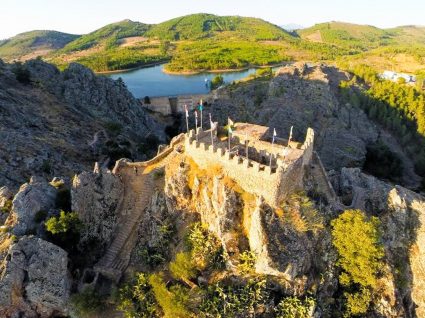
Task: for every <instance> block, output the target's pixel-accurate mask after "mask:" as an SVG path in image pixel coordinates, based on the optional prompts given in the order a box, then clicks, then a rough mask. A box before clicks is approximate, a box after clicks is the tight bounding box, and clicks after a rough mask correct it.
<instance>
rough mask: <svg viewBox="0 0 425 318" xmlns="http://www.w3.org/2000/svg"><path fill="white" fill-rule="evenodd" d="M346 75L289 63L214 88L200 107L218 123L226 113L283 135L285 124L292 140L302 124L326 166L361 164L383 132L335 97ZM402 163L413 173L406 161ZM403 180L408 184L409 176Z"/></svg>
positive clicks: (299, 135) (301, 130)
mask: <svg viewBox="0 0 425 318" xmlns="http://www.w3.org/2000/svg"><path fill="white" fill-rule="evenodd" d="M350 78H351V75H350V74H348V73H346V72H343V71H340V70H339V69H337V68H335V67H331V66H326V65H310V66H306V65H305V64H304V63H295V64H292V65H288V66H286V67H283V68H281V69H280V70H278V71H277V73H276V76H275V77H274V78H272V79H271V80H270V81H250V82H245V83H243V84H240V85H233V86H229V87H225V88H223V89H220V90H218V91H217V92H216V99H215V100H214V102H213V103H212V105H211V106H208V107H211V108H207V109H206V112H211V113H212V116H213V118H214V120H217V121H219V123H220V124H223V125H225V124H227V118H228V117H230V118H232V119H237V120H238V121H240V122H251V123H255V124H260V125H264V126H268V127H272V128H275V129H276V131H277V135H278V137H280V138H285V139H286V138H288V136H289V129H290V127H291V126H293V127H294V128H293V138H294V140H303V139H304V137H305V131H306V129H307V128H308V127H312V128H313V129H314V131H315V132H316V136H315V150H316V151H317V152H318V153H319V155H320V158H321V160H322V162H323V164H324V166H325V168H326V169H327V170H331V169H335V170H337V171H339V170H340V169H341V168H342V167H362V166H363V164H364V162H365V159H366V153H367V149H366V147H367V146H368V145H370V144H373V143H374V142H376V141H377V139H378V138H379V135H380V134H381V135H383V134H384V133H385V132H384V131H382V130H381V129H380V128H379V127H378V126H376V125H375V124H374V123H373V122H372V121H371V120H369V119H368V117H367V115H366V114H365V113H364V112H363V110H361V109H360V108H359V107H356V106H354V105H350V104H348V103H346V102H345V101H343V99H342V98H340V90H339V83H340V81H341V80H349V79H350ZM207 121H208V119H205V125H206V126H208V123H207ZM193 125H194V123H193ZM385 142H386V141H385ZM390 148H393V144H390ZM407 161H408V159H407ZM404 166H405V167H410V168H409V170H411V172H412V174H414V171H413V169H412V167H411V162H410V164H408V163H405V164H404ZM404 182H405V183H406V184H410V185H411V184H412V182H411V180H404ZM415 183H417V182H415ZM413 188H414V186H413Z"/></svg>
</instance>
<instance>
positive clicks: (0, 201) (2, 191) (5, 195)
mask: <svg viewBox="0 0 425 318" xmlns="http://www.w3.org/2000/svg"><path fill="white" fill-rule="evenodd" d="M12 198H13V192H12V191H10V190H9V188H8V187H1V188H0V209H1V208H3V207H5V206H6V204H7V201H9V200H12Z"/></svg>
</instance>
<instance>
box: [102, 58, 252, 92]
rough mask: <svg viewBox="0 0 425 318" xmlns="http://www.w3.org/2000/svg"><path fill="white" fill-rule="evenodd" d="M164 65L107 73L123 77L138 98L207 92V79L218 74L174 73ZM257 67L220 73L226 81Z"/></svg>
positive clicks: (234, 79) (238, 77)
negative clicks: (166, 70) (165, 70)
mask: <svg viewBox="0 0 425 318" xmlns="http://www.w3.org/2000/svg"><path fill="white" fill-rule="evenodd" d="M163 68H164V65H163V64H162V65H156V66H151V67H146V68H141V69H137V70H134V71H129V72H123V73H114V74H110V75H107V76H109V77H111V78H113V79H117V78H119V77H121V78H122V79H123V81H124V83H125V84H126V85H127V88H128V89H129V91H130V92H132V93H133V95H134V96H135V97H136V98H141V97H145V96H150V97H156V96H175V95H190V94H206V93H209V91H210V89H209V87H208V86H207V85H205V79H209V80H212V79H213V78H214V77H215V76H216V75H217V74H213V73H200V74H195V75H172V74H166V73H164V72H163V71H162V70H163ZM255 71H256V70H255V68H252V69H248V70H245V71H239V72H228V73H220V75H221V76H223V78H224V82H225V83H231V82H233V81H237V80H240V79H242V78H245V77H247V76H248V75H250V74H253V73H255Z"/></svg>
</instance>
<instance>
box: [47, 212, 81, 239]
mask: <svg viewBox="0 0 425 318" xmlns="http://www.w3.org/2000/svg"><path fill="white" fill-rule="evenodd" d="M45 226H46V230H47V231H48V232H50V233H52V234H60V233H67V232H73V233H77V232H79V230H80V229H81V226H82V224H81V221H80V220H79V219H78V214H77V213H76V212H68V213H67V212H65V211H63V210H62V211H60V215H59V217H55V216H53V217H51V218H50V219H48V220H47V221H46V223H45Z"/></svg>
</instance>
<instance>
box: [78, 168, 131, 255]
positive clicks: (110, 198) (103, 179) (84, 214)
mask: <svg viewBox="0 0 425 318" xmlns="http://www.w3.org/2000/svg"><path fill="white" fill-rule="evenodd" d="M123 191H124V188H123V184H122V182H121V180H120V179H119V177H118V176H116V175H113V174H112V173H111V172H110V171H107V170H103V169H99V170H98V171H95V172H83V173H81V174H79V175H76V176H75V177H74V179H73V182H72V189H71V197H72V210H73V211H75V212H77V213H78V217H79V219H80V220H81V221H82V222H83V223H84V225H85V226H84V228H83V230H82V232H81V233H80V235H81V238H80V243H81V244H83V245H84V244H85V243H88V242H91V243H93V242H97V243H98V244H99V248H100V250H99V251H98V252H99V253H100V254H101V253H102V249H104V248H105V247H107V246H108V245H109V243H110V242H111V239H112V236H113V233H114V231H115V229H116V226H117V224H118V222H117V221H118V215H117V213H118V211H117V207H118V206H119V204H120V202H121V201H122V197H123Z"/></svg>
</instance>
